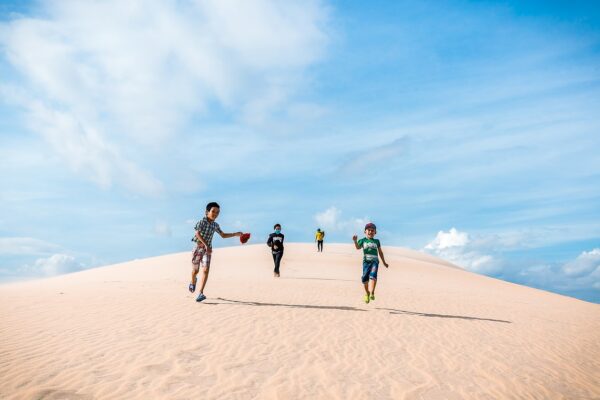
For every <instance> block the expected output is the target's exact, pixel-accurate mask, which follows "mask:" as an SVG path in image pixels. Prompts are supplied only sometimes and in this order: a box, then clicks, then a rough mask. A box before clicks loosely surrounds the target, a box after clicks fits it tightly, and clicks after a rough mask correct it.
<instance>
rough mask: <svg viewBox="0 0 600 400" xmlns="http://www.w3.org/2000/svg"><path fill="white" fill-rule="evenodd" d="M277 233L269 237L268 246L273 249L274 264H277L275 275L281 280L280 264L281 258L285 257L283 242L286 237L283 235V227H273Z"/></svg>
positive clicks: (278, 225) (277, 225)
mask: <svg viewBox="0 0 600 400" xmlns="http://www.w3.org/2000/svg"><path fill="white" fill-rule="evenodd" d="M273 229H274V230H275V232H273V233H271V234H270V235H269V239H267V246H269V247H270V248H271V253H272V254H273V262H274V263H275V270H273V275H274V276H275V278H279V264H280V263H281V258H282V257H283V240H284V239H285V236H284V235H283V233H281V225H280V224H275V226H273Z"/></svg>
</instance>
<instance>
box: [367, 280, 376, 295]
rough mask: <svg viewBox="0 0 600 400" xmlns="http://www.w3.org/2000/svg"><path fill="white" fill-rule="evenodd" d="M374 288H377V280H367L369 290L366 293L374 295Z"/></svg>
mask: <svg viewBox="0 0 600 400" xmlns="http://www.w3.org/2000/svg"><path fill="white" fill-rule="evenodd" d="M375 286H377V279H373V278H371V279H369V289H368V291H369V292H371V294H375Z"/></svg>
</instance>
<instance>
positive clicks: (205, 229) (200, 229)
mask: <svg viewBox="0 0 600 400" xmlns="http://www.w3.org/2000/svg"><path fill="white" fill-rule="evenodd" d="M220 212H221V207H220V206H219V205H218V204H217V203H215V202H212V203H208V204H207V205H206V214H205V215H206V216H205V217H204V218H203V219H202V220H201V221H199V222H198V223H197V224H196V227H195V228H194V229H196V234H195V235H194V237H193V238H192V241H194V242H196V243H197V246H196V249H195V250H194V253H193V254H192V282H191V283H190V286H189V287H188V289H189V291H190V292H191V293H194V291H195V290H196V275H198V271H199V269H200V265H201V264H202V277H201V279H200V293H199V294H198V297H196V301H202V300H205V299H206V296H205V295H204V286H206V281H207V279H208V272H209V270H210V258H211V256H212V238H213V234H214V233H215V232H217V233H218V234H219V235H221V237H222V238H223V239H226V238H230V237H235V236H242V232H235V233H223V232H222V231H221V227H219V224H217V223H216V222H215V220H216V219H217V217H218V216H219V213H220Z"/></svg>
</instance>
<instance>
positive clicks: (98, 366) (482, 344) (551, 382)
mask: <svg viewBox="0 0 600 400" xmlns="http://www.w3.org/2000/svg"><path fill="white" fill-rule="evenodd" d="M315 250H316V246H313V245H309V244H288V245H287V247H286V253H285V256H284V258H283V262H282V267H281V270H282V272H281V277H280V278H274V277H273V273H272V268H273V266H272V265H273V264H272V259H271V256H270V254H269V252H268V248H267V247H266V246H265V245H245V246H241V245H239V246H235V247H229V248H220V249H216V250H215V252H214V255H213V264H212V269H211V272H210V278H209V281H208V285H207V289H206V290H205V293H206V295H207V296H208V299H207V300H206V301H205V302H204V303H196V302H195V301H194V299H195V296H194V295H192V294H190V293H189V292H188V291H187V285H188V282H189V271H190V263H189V258H190V253H188V252H186V253H178V254H172V255H166V256H161V257H155V258H149V259H144V260H135V261H132V262H128V263H123V264H118V265H113V266H109V267H104V268H97V269H93V270H88V271H83V272H79V273H74V274H69V275H63V276H59V277H55V278H50V279H41V280H37V281H29V282H22V283H12V284H5V285H1V286H0V304H1V306H0V321H1V324H0V398H2V399H5V398H8V399H154V398H164V399H192V398H202V399H511V398H514V399H529V398H530V399H564V398H567V399H594V398H596V399H598V398H600V305H598V304H592V303H587V302H584V301H580V300H576V299H573V298H570V297H565V296H560V295H557V294H552V293H548V292H544V291H540V290H535V289H532V288H528V287H524V286H519V285H515V284H511V283H507V282H503V281H500V280H495V279H491V278H488V277H485V276H480V275H476V274H472V273H469V272H466V271H463V270H461V269H459V268H457V267H453V266H452V265H450V264H448V263H446V262H444V261H441V260H439V259H436V258H434V257H431V256H428V255H425V254H421V253H419V252H416V251H412V250H408V249H400V248H386V249H385V253H386V258H387V260H388V262H389V263H390V268H389V269H387V270H386V269H385V268H383V267H382V268H381V271H380V273H379V284H378V287H377V292H376V300H375V301H374V302H371V303H370V304H365V303H364V302H363V290H362V287H361V284H360V273H361V255H360V252H358V251H356V250H354V249H353V247H352V246H351V245H331V244H326V245H325V252H323V253H317V252H316V251H315Z"/></svg>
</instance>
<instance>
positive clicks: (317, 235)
mask: <svg viewBox="0 0 600 400" xmlns="http://www.w3.org/2000/svg"><path fill="white" fill-rule="evenodd" d="M324 237H325V232H323V231H321V232H317V233H316V234H315V239H317V240H323V238H324Z"/></svg>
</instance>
